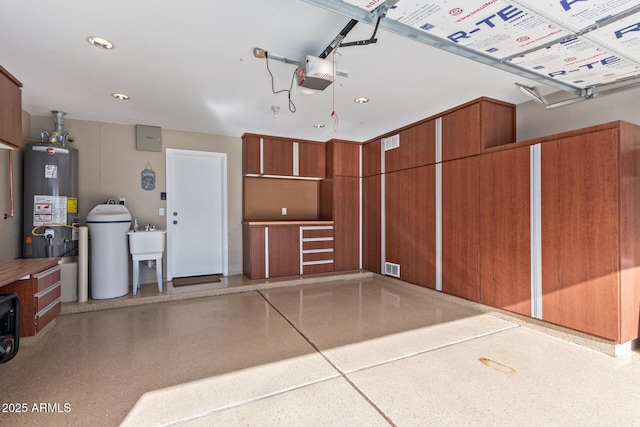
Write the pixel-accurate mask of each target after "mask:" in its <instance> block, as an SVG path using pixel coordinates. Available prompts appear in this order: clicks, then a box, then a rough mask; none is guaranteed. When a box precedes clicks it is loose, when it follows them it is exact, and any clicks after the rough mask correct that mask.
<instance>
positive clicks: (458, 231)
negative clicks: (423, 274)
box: [442, 156, 480, 301]
mask: <svg viewBox="0 0 640 427" xmlns="http://www.w3.org/2000/svg"><path fill="white" fill-rule="evenodd" d="M479 190H480V188H479V159H478V157H477V156H476V157H468V158H464V159H458V160H452V161H449V162H443V163H442V291H443V292H446V293H448V294H451V295H456V296H459V297H462V298H466V299H469V300H472V301H479V300H480V246H479V231H480V230H479V208H480V204H479Z"/></svg>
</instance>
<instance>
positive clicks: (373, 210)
mask: <svg viewBox="0 0 640 427" xmlns="http://www.w3.org/2000/svg"><path fill="white" fill-rule="evenodd" d="M381 181H382V179H381V176H380V175H374V176H368V177H365V178H363V184H362V193H363V194H362V201H363V203H362V205H363V213H362V214H363V215H362V267H363V268H364V269H366V270H369V271H373V272H374V273H378V274H380V273H381V272H382V271H381V267H382V261H381V256H382V255H381V252H380V249H381V247H380V242H381V240H380V233H381V223H380V221H381V217H382V215H381V213H382V205H381V195H382V193H381V187H380V185H381Z"/></svg>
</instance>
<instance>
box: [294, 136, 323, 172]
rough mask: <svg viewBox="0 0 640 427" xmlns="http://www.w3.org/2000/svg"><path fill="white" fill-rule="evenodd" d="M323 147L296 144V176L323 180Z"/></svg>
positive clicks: (311, 144) (310, 144) (304, 143)
mask: <svg viewBox="0 0 640 427" xmlns="http://www.w3.org/2000/svg"><path fill="white" fill-rule="evenodd" d="M325 157H326V156H325V146H324V144H313V143H309V142H299V143H298V176H304V177H313V178H324V176H325Z"/></svg>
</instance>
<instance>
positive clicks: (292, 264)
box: [242, 221, 334, 280]
mask: <svg viewBox="0 0 640 427" xmlns="http://www.w3.org/2000/svg"><path fill="white" fill-rule="evenodd" d="M333 232H334V231H333V223H332V222H330V221H300V222H297V221H272V222H265V221H260V222H249V223H244V224H243V225H242V241H243V273H244V275H245V276H247V277H248V278H249V279H251V280H256V279H267V278H273V277H286V276H299V275H302V274H312V273H325V272H331V271H333V265H334V237H333Z"/></svg>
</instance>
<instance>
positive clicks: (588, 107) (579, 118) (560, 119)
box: [516, 89, 640, 141]
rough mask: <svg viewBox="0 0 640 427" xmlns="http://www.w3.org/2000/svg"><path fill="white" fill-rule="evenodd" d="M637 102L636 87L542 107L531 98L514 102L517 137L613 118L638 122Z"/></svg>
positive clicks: (638, 92)
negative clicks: (562, 104)
mask: <svg viewBox="0 0 640 427" xmlns="http://www.w3.org/2000/svg"><path fill="white" fill-rule="evenodd" d="M572 97H574V95H571V94H567V93H561V92H558V93H555V94H552V96H549V97H548V99H549V101H551V102H553V101H554V100H556V99H568V98H572ZM638 103H640V89H633V90H628V91H624V92H619V93H616V94H614V95H608V96H603V97H599V98H593V99H590V100H587V101H583V102H578V103H576V104H571V105H568V106H565V107H558V108H553V109H551V110H545V108H544V106H542V105H540V104H538V103H537V102H535V101H529V102H525V103H523V104H520V105H518V106H517V110H516V111H517V112H516V129H517V140H518V141H526V140H528V139H533V138H538V137H541V136H546V135H552V134H555V133H561V132H566V131H569V130H574V129H580V128H584V127H587V126H593V125H598V124H601V123H607V122H611V121H615V120H624V121H627V122H630V123H635V124H639V125H640V114H639V113H638V107H637V105H638Z"/></svg>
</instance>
